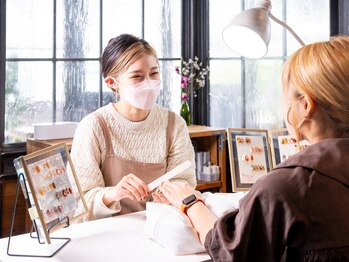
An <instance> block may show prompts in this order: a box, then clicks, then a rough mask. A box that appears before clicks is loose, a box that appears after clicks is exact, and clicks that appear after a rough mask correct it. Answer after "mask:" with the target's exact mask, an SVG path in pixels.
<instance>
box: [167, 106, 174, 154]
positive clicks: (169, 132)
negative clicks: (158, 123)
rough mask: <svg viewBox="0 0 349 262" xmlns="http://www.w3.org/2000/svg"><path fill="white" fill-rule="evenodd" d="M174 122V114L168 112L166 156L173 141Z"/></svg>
mask: <svg viewBox="0 0 349 262" xmlns="http://www.w3.org/2000/svg"><path fill="white" fill-rule="evenodd" d="M174 122H175V113H174V112H172V111H168V120H167V135H166V147H167V156H168V155H169V153H170V148H171V144H172V140H173V128H174Z"/></svg>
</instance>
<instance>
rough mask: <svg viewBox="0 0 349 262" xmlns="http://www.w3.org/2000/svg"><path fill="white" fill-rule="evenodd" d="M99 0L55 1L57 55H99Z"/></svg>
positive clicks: (68, 56)
mask: <svg viewBox="0 0 349 262" xmlns="http://www.w3.org/2000/svg"><path fill="white" fill-rule="evenodd" d="M99 9H100V6H99V1H95V0H84V1H76V0H64V1H57V57H58V58H62V57H64V58H83V57H99V55H100V48H99V35H100V34H99V25H100V22H99V19H100V15H99Z"/></svg>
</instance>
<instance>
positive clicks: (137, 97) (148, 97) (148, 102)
mask: <svg viewBox="0 0 349 262" xmlns="http://www.w3.org/2000/svg"><path fill="white" fill-rule="evenodd" d="M159 90H160V80H147V79H146V80H144V81H142V82H140V83H137V84H134V85H130V86H125V87H120V97H121V99H124V100H126V101H127V102H128V103H129V104H130V105H132V106H134V107H137V108H140V109H144V110H149V109H151V108H152V107H153V106H154V105H155V102H156V99H157V97H158V94H159Z"/></svg>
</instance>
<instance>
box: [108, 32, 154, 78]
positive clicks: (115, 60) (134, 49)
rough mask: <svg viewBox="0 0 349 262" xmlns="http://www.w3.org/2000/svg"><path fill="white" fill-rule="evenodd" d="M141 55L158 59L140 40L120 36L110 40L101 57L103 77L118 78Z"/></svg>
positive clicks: (125, 35)
mask: <svg viewBox="0 0 349 262" xmlns="http://www.w3.org/2000/svg"><path fill="white" fill-rule="evenodd" d="M143 54H149V55H153V56H154V57H155V58H156V59H158V57H157V54H156V51H155V50H154V48H153V47H151V46H150V44H149V43H148V42H147V41H145V40H143V39H141V38H138V37H135V36H133V35H129V34H122V35H119V36H117V37H115V38H112V39H110V40H109V43H108V45H107V46H106V48H105V49H104V51H103V54H102V57H101V71H102V74H103V77H104V78H106V77H108V76H118V74H119V73H120V72H122V71H123V70H126V69H127V68H128V67H129V66H130V65H131V64H132V63H134V62H135V61H136V60H137V59H139V57H140V56H141V55H143Z"/></svg>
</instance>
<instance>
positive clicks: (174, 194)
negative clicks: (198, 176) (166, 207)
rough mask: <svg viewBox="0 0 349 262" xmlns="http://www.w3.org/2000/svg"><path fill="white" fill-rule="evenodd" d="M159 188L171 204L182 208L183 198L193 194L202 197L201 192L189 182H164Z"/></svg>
mask: <svg viewBox="0 0 349 262" xmlns="http://www.w3.org/2000/svg"><path fill="white" fill-rule="evenodd" d="M159 190H160V191H161V192H162V194H163V195H164V197H166V199H167V200H168V201H169V202H170V204H171V205H173V206H175V207H177V208H179V209H181V205H182V200H183V199H184V198H186V197H188V196H190V195H192V194H195V195H196V196H197V197H198V198H201V196H200V193H199V192H198V191H196V190H194V189H193V188H192V187H191V186H189V185H188V184H187V183H176V182H169V181H167V182H164V183H163V184H162V185H161V186H160V187H159Z"/></svg>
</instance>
